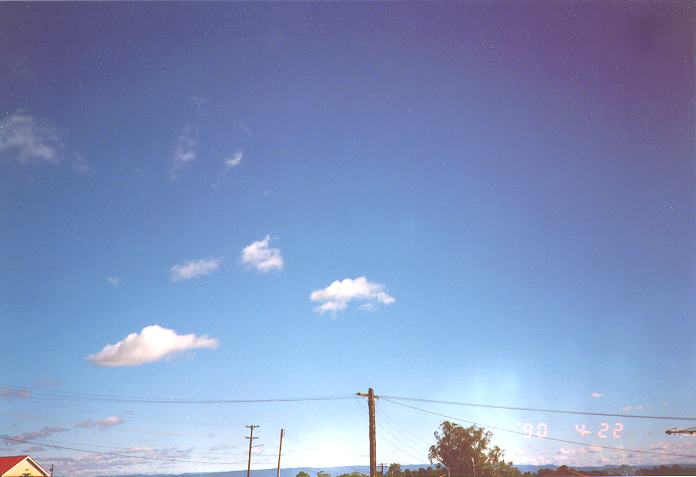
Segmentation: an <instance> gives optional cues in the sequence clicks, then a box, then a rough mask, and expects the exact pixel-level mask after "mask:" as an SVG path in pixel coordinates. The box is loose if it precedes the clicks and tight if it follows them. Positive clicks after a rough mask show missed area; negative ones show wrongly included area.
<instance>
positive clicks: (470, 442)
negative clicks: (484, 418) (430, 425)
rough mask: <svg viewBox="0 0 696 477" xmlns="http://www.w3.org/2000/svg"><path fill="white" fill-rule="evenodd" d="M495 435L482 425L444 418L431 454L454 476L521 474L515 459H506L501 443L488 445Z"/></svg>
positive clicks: (497, 476) (431, 448)
mask: <svg viewBox="0 0 696 477" xmlns="http://www.w3.org/2000/svg"><path fill="white" fill-rule="evenodd" d="M492 436H493V434H492V433H491V432H490V431H486V430H485V429H484V428H482V427H478V426H469V427H462V426H460V425H458V424H454V423H452V422H449V421H445V422H443V423H442V424H440V432H438V431H435V441H436V444H435V445H433V446H430V451H429V452H428V458H429V459H430V462H433V461H435V462H439V463H441V464H442V465H444V466H445V467H446V468H448V469H449V471H450V475H451V476H452V477H455V476H457V477H463V476H474V475H476V476H487V477H516V476H520V475H522V474H521V473H520V471H519V470H518V469H517V468H516V467H514V466H513V465H512V462H505V461H504V460H503V451H502V449H501V448H500V447H498V446H493V447H491V448H489V445H490V442H491V437H492Z"/></svg>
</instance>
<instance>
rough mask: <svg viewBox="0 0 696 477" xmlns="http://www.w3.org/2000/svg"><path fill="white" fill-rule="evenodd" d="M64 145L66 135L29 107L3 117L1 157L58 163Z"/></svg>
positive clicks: (30, 161)
mask: <svg viewBox="0 0 696 477" xmlns="http://www.w3.org/2000/svg"><path fill="white" fill-rule="evenodd" d="M64 148H65V145H64V144H63V135H62V133H61V132H60V131H59V130H58V129H57V128H56V127H54V126H53V125H51V124H49V123H47V122H45V121H40V120H38V119H36V118H35V117H34V116H32V115H31V114H29V113H27V112H26V111H23V110H18V111H15V112H14V113H12V114H9V115H8V116H5V117H4V118H3V119H2V120H0V154H1V155H0V158H3V157H4V158H6V160H9V161H15V162H18V163H19V164H31V163H50V164H56V163H58V162H60V160H61V152H62V150H63V149H64Z"/></svg>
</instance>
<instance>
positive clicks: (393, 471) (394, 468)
mask: <svg viewBox="0 0 696 477" xmlns="http://www.w3.org/2000/svg"><path fill="white" fill-rule="evenodd" d="M388 473H389V475H390V476H392V477H394V476H396V477H398V475H399V474H401V464H389V471H388Z"/></svg>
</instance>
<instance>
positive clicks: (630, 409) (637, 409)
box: [621, 404, 645, 412]
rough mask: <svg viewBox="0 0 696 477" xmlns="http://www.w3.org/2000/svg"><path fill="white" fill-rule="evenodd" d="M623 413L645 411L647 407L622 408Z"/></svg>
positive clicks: (637, 405) (632, 406) (631, 406)
mask: <svg viewBox="0 0 696 477" xmlns="http://www.w3.org/2000/svg"><path fill="white" fill-rule="evenodd" d="M621 410H622V411H623V412H631V411H645V406H644V405H643V404H636V405H629V406H624V407H622V408H621Z"/></svg>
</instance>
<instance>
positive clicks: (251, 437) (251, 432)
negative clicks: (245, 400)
mask: <svg viewBox="0 0 696 477" xmlns="http://www.w3.org/2000/svg"><path fill="white" fill-rule="evenodd" d="M246 427H247V429H249V436H248V437H245V439H249V460H248V461H247V477H251V444H252V442H254V439H258V437H254V429H256V428H257V427H259V426H255V425H253V424H252V425H251V426H246Z"/></svg>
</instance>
